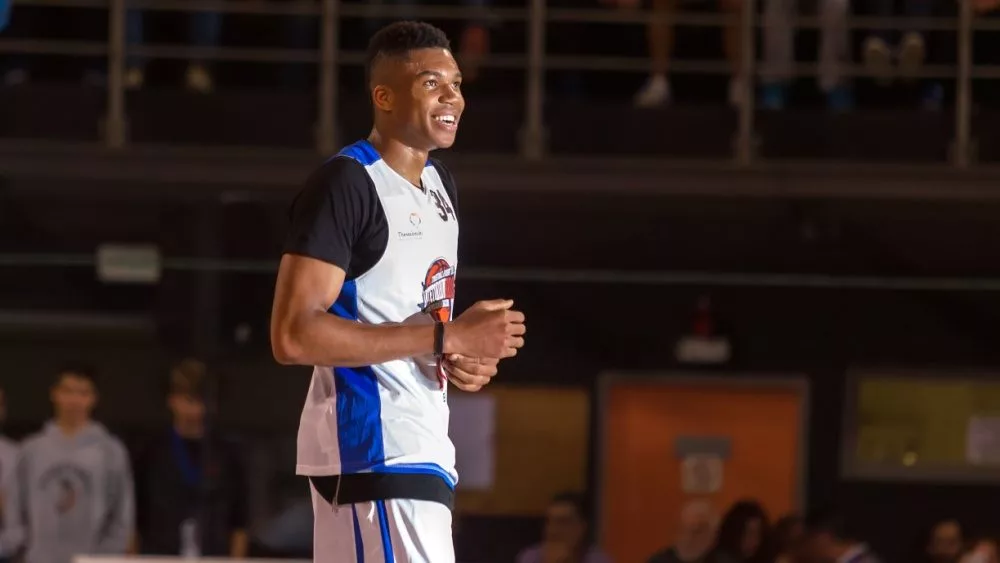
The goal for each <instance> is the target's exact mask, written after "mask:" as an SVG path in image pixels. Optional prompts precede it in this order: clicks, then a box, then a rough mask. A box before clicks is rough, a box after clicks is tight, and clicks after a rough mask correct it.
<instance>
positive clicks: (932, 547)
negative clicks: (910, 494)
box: [921, 520, 965, 563]
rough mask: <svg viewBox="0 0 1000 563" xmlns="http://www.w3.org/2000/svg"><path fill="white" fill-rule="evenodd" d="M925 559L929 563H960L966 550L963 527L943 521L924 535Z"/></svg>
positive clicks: (955, 521)
mask: <svg viewBox="0 0 1000 563" xmlns="http://www.w3.org/2000/svg"><path fill="white" fill-rule="evenodd" d="M923 540H924V541H923V542H922V543H923V545H922V546H921V548H922V549H923V557H924V558H925V559H926V561H927V563H958V560H959V559H960V558H961V557H962V552H963V551H964V548H965V543H964V538H963V534H962V525H961V524H959V523H958V521H957V520H942V521H940V522H938V523H937V524H934V526H932V527H931V529H930V530H928V531H927V533H926V534H924V538H923Z"/></svg>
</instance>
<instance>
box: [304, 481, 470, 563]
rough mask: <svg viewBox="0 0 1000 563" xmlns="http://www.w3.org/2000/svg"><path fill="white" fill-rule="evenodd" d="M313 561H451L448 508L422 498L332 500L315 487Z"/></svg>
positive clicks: (398, 562) (448, 562) (449, 512)
mask: <svg viewBox="0 0 1000 563" xmlns="http://www.w3.org/2000/svg"><path fill="white" fill-rule="evenodd" d="M309 487H310V489H311V490H312V503H313V517H314V518H313V561H314V562H315V563H455V547H454V543H453V542H452V532H451V510H449V509H448V507H446V506H444V505H443V504H441V503H437V502H432V501H424V500H403V499H394V500H384V501H383V500H380V501H374V502H362V503H358V504H341V505H336V506H334V505H332V504H330V503H328V502H327V501H326V500H325V499H323V497H322V496H320V494H319V493H318V492H316V488H315V487H314V486H313V485H312V483H310V484H309Z"/></svg>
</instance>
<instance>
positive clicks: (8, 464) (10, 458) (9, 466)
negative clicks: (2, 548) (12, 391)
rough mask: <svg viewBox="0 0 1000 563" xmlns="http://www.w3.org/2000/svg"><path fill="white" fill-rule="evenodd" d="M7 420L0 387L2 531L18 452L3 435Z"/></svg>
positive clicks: (1, 560) (0, 556)
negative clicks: (8, 492) (5, 501)
mask: <svg viewBox="0 0 1000 563" xmlns="http://www.w3.org/2000/svg"><path fill="white" fill-rule="evenodd" d="M6 420H7V395H6V393H5V391H4V389H3V387H0V531H2V530H3V529H4V528H5V521H4V506H5V504H4V499H5V498H6V497H7V491H8V490H9V489H10V487H11V486H13V481H14V468H15V467H17V452H18V447H17V443H16V442H14V441H13V440H11V439H9V438H7V437H6V436H4V435H3V433H2V427H3V423H4V422H5V421H6ZM0 537H2V532H0ZM7 560H8V558H7V557H4V556H3V555H2V552H0V563H3V562H5V561H7Z"/></svg>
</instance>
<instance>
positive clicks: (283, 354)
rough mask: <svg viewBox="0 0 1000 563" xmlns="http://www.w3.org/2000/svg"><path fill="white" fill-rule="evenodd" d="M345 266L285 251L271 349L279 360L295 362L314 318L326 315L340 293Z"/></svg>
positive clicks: (277, 290)
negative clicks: (303, 335)
mask: <svg viewBox="0 0 1000 563" xmlns="http://www.w3.org/2000/svg"><path fill="white" fill-rule="evenodd" d="M345 277H346V272H344V270H343V268H341V267H339V266H337V265H335V264H331V263H329V262H325V261H323V260H318V259H316V258H312V257H309V256H302V255H298V254H290V253H286V254H285V255H284V256H282V257H281V264H280V265H279V266H278V280H277V283H276V285H275V289H274V304H273V307H272V310H271V348H272V350H273V352H274V355H275V358H277V359H278V360H279V361H283V362H284V361H287V362H294V361H295V358H296V357H297V356H298V352H296V350H298V349H299V348H300V347H301V346H300V340H301V336H302V334H303V332H304V331H305V330H306V329H305V325H307V324H308V322H309V320H310V318H311V317H313V316H315V315H317V314H326V311H327V310H328V309H329V308H330V306H332V305H333V303H334V302H335V301H336V300H337V297H338V296H339V295H340V290H341V288H342V287H343V285H344V278H345Z"/></svg>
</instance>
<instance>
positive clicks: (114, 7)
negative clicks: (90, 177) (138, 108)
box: [101, 0, 126, 149]
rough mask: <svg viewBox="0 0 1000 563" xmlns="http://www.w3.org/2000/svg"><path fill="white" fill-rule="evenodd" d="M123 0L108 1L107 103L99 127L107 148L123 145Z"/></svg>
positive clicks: (116, 147) (124, 126) (124, 125)
mask: <svg viewBox="0 0 1000 563" xmlns="http://www.w3.org/2000/svg"><path fill="white" fill-rule="evenodd" d="M125 9H126V8H125V0H109V2H108V105H107V108H106V113H105V116H104V123H103V124H102V127H101V129H102V130H103V134H104V142H105V144H107V146H108V147H109V148H113V149H118V148H121V147H123V146H125V128H126V123H125Z"/></svg>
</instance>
